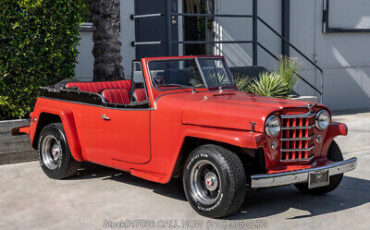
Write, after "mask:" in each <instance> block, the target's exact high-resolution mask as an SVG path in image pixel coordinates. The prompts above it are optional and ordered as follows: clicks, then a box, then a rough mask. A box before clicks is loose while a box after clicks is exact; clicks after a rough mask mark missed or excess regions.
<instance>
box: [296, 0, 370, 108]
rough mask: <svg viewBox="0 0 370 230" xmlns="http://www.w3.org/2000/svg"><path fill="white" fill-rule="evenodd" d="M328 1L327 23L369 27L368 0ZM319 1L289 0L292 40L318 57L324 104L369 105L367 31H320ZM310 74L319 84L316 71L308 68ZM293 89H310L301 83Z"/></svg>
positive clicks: (368, 45)
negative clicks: (322, 82)
mask: <svg viewBox="0 0 370 230" xmlns="http://www.w3.org/2000/svg"><path fill="white" fill-rule="evenodd" d="M330 3H331V4H330V13H329V15H330V19H329V20H331V21H330V24H331V25H330V26H335V27H347V28H348V27H349V28H356V27H359V26H360V27H364V26H367V28H370V20H369V18H370V1H367V0H354V1H351V2H349V1H347V0H335V1H333V0H332V1H331V2H330ZM322 4H323V3H322V1H321V0H315V1H305V0H294V1H291V28H290V29H291V33H290V37H291V42H292V43H293V44H295V45H296V46H297V47H298V48H300V49H301V50H303V51H304V53H305V54H307V55H308V57H310V58H315V57H317V63H318V65H319V66H320V67H322V68H323V70H324V103H325V104H327V105H328V106H329V107H330V108H331V109H334V110H353V109H370V33H335V34H325V33H322V32H321V29H322ZM364 9H366V10H364ZM291 55H292V56H297V57H299V56H298V55H296V54H295V53H294V52H292V53H291ZM300 60H302V59H300ZM305 66H306V67H310V66H309V65H308V64H307V63H306V64H305ZM315 73H316V77H315ZM305 76H307V75H305ZM309 77H310V78H309V79H310V80H311V82H315V81H316V85H317V86H320V84H319V83H320V82H319V81H320V75H319V74H318V73H317V71H312V70H311V71H309ZM296 89H297V91H298V92H304V93H305V94H310V93H311V94H312V93H313V92H312V90H311V91H310V89H309V88H308V87H306V86H305V85H303V84H302V83H300V84H298V85H297V87H296Z"/></svg>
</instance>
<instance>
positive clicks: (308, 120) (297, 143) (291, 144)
mask: <svg viewBox="0 0 370 230" xmlns="http://www.w3.org/2000/svg"><path fill="white" fill-rule="evenodd" d="M281 119H282V128H281V139H280V141H281V145H280V146H281V149H280V153H281V161H282V162H308V161H310V160H311V159H313V157H314V154H313V152H312V149H313V148H314V145H315V140H314V128H315V114H314V113H311V112H308V113H306V114H297V115H282V116H281Z"/></svg>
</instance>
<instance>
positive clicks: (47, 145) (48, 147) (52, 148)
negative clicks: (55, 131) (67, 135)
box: [41, 135, 62, 170]
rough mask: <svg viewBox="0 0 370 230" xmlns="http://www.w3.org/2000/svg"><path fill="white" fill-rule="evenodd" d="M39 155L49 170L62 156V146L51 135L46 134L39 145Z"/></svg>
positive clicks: (53, 167)
mask: <svg viewBox="0 0 370 230" xmlns="http://www.w3.org/2000/svg"><path fill="white" fill-rule="evenodd" d="M41 156H42V161H43V163H44V165H45V166H46V167H47V168H48V169H51V170H54V169H56V168H57V167H58V164H59V161H60V159H61V156H62V146H61V144H60V142H59V141H58V140H57V139H56V138H55V137H54V136H52V135H49V136H46V137H45V138H44V140H43V142H42V146H41Z"/></svg>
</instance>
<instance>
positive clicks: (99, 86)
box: [66, 80, 131, 93]
mask: <svg viewBox="0 0 370 230" xmlns="http://www.w3.org/2000/svg"><path fill="white" fill-rule="evenodd" d="M66 87H67V88H71V87H77V88H78V89H79V90H81V91H85V92H92V93H99V92H100V91H101V90H103V89H113V88H120V89H126V90H128V91H129V90H130V89H131V80H119V81H99V82H70V83H67V84H66Z"/></svg>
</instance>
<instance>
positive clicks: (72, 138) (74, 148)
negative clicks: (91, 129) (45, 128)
mask: <svg viewBox="0 0 370 230" xmlns="http://www.w3.org/2000/svg"><path fill="white" fill-rule="evenodd" d="M41 111H42V112H39V113H38V114H33V116H34V117H36V118H38V119H36V120H37V121H36V122H35V124H31V127H32V126H33V125H35V127H37V126H38V125H39V123H40V117H41V115H42V114H52V115H56V116H59V118H60V120H61V121H62V124H63V128H64V132H65V134H66V138H67V142H68V146H69V149H70V150H71V154H72V156H73V158H74V159H75V160H76V161H83V156H82V151H81V144H80V141H79V137H78V133H77V128H76V122H75V119H74V116H73V113H72V111H70V110H54V109H50V108H45V109H41ZM31 119H34V118H31ZM34 130H36V129H34ZM40 131H41V130H40ZM35 134H36V132H31V133H30V137H31V141H32V145H33V146H35V144H37V143H35V142H36V141H38V140H37V139H38V138H35Z"/></svg>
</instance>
